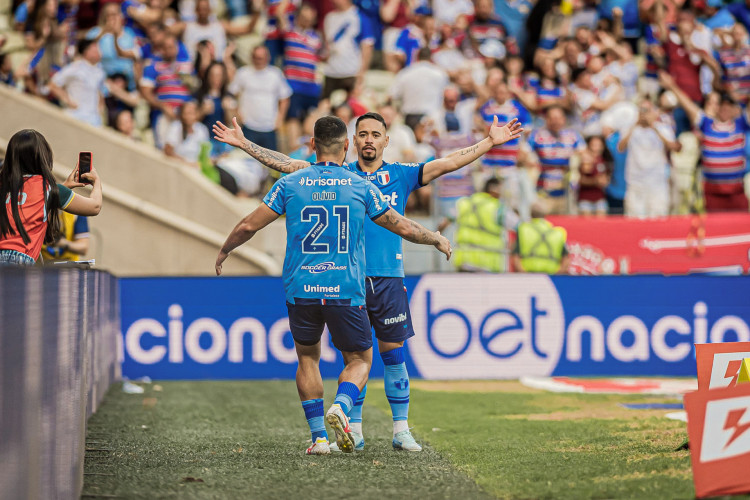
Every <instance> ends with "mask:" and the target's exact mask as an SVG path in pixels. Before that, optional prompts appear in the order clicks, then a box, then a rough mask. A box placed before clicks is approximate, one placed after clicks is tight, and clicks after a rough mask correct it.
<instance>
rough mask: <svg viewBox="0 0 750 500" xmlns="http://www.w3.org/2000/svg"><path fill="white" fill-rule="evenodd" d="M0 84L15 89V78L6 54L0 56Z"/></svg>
mask: <svg viewBox="0 0 750 500" xmlns="http://www.w3.org/2000/svg"><path fill="white" fill-rule="evenodd" d="M0 83H4V84H5V85H10V86H11V87H15V85H16V77H15V75H14V73H13V64H12V61H11V60H10V57H9V56H8V54H0Z"/></svg>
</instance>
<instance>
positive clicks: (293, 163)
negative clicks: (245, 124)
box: [213, 117, 310, 174]
mask: <svg viewBox="0 0 750 500" xmlns="http://www.w3.org/2000/svg"><path fill="white" fill-rule="evenodd" d="M232 124H233V125H234V128H229V127H227V126H226V125H224V124H223V123H221V122H216V123H214V126H213V132H214V139H216V140H217V141H221V142H223V143H225V144H229V145H230V146H234V147H235V148H240V149H241V150H243V151H244V152H245V153H247V154H249V155H250V156H252V157H253V158H255V159H256V160H258V161H259V162H261V163H262V164H263V165H265V166H266V167H268V168H271V169H273V170H276V171H277V172H281V173H283V174H289V173H291V172H295V171H297V170H300V169H302V168H305V167H309V166H310V162H307V161H303V160H293V159H291V158H289V157H288V156H287V155H285V154H282V153H279V152H277V151H271V150H270V149H266V148H262V147H260V146H258V145H257V144H255V143H254V142H252V141H249V140H248V139H246V138H245V134H243V133H242V127H240V125H239V124H238V123H237V118H236V117H235V118H232Z"/></svg>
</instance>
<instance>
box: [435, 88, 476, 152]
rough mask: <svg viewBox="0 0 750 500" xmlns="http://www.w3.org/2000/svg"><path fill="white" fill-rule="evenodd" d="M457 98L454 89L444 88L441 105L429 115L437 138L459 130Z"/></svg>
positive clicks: (456, 91)
mask: <svg viewBox="0 0 750 500" xmlns="http://www.w3.org/2000/svg"><path fill="white" fill-rule="evenodd" d="M459 97H460V95H459V92H458V89H457V88H456V87H454V86H448V87H446V88H445V90H444V91H443V105H442V106H441V107H440V109H438V110H437V111H436V112H434V113H432V115H430V118H431V119H432V124H433V130H435V132H436V133H437V134H438V136H443V135H444V134H446V133H448V134H452V133H454V132H459V131H460V130H461V120H459V118H458V114H457V112H456V108H457V105H458V100H459ZM472 144H473V143H472ZM457 149H461V148H457Z"/></svg>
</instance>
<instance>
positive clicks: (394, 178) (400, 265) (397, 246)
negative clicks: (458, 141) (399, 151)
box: [345, 161, 424, 278]
mask: <svg viewBox="0 0 750 500" xmlns="http://www.w3.org/2000/svg"><path fill="white" fill-rule="evenodd" d="M345 167H346V168H348V169H349V170H350V171H352V172H354V173H355V174H357V175H359V176H360V177H362V178H364V179H366V180H368V181H370V182H372V183H373V184H374V185H375V186H376V187H377V188H379V189H380V191H381V192H382V193H383V197H384V198H385V201H386V202H387V203H388V205H390V207H391V208H393V209H394V210H396V211H397V212H398V213H400V214H401V215H404V210H405V209H406V200H407V199H408V198H409V195H410V194H411V192H412V191H414V190H415V189H419V188H421V187H422V186H423V184H422V170H423V169H424V163H386V162H383V165H382V166H381V167H380V168H379V169H377V170H376V171H375V172H371V173H368V172H364V171H362V169H361V168H360V167H359V162H356V161H355V162H352V163H349V164H347V165H345ZM365 248H366V254H367V276H380V277H389V278H403V276H404V260H403V250H402V244H401V237H400V236H398V235H397V234H394V233H392V232H390V231H388V230H387V229H385V228H383V227H380V226H378V225H377V224H375V223H374V222H372V221H365Z"/></svg>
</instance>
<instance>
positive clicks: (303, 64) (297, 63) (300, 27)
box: [279, 3, 323, 146]
mask: <svg viewBox="0 0 750 500" xmlns="http://www.w3.org/2000/svg"><path fill="white" fill-rule="evenodd" d="M316 16H317V12H316V11H315V8H314V7H313V6H311V5H310V4H308V3H304V4H302V6H301V7H300V8H299V11H298V12H297V15H296V16H295V18H294V24H293V25H288V24H287V23H286V20H285V18H279V24H280V29H281V30H282V34H283V37H284V76H285V77H286V79H287V82H289V86H290V87H291V88H292V96H291V98H290V100H289V111H287V114H286V126H287V135H288V137H289V144H291V145H292V146H296V145H297V144H298V143H299V137H300V124H301V123H302V122H303V121H304V120H305V118H306V117H307V115H308V114H310V112H312V110H314V109H316V108H317V107H318V103H319V102H320V92H321V86H320V83H318V80H317V74H316V73H317V70H318V62H319V54H320V49H321V47H322V43H323V42H322V39H321V37H320V34H319V33H318V32H317V31H316V30H315V23H316Z"/></svg>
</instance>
